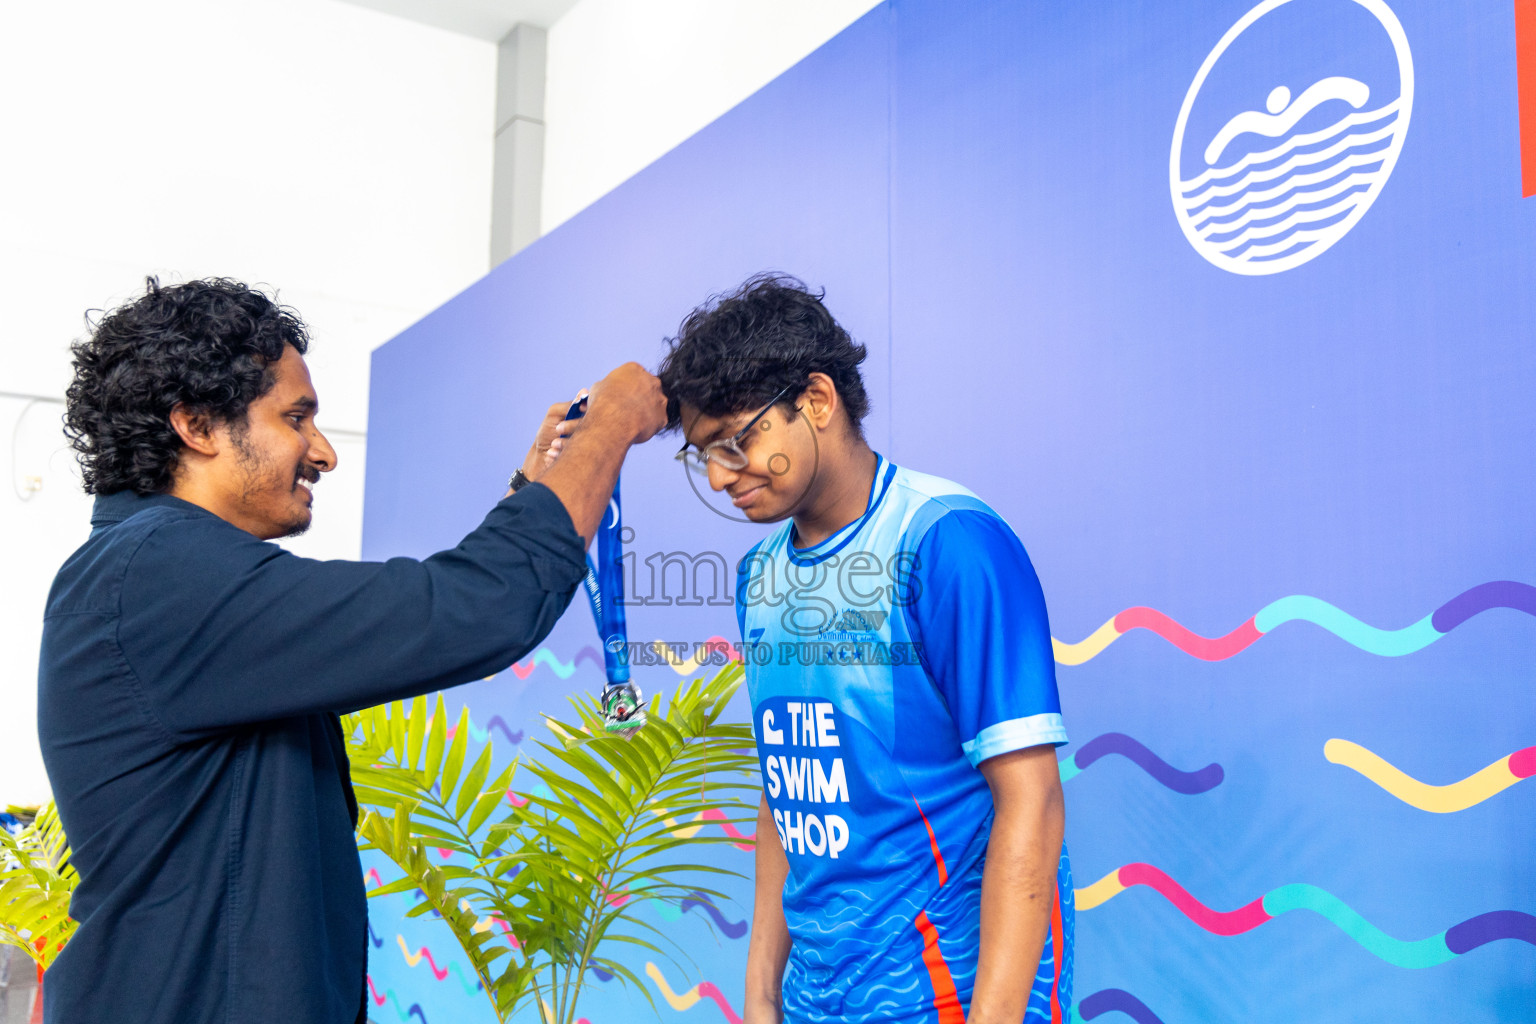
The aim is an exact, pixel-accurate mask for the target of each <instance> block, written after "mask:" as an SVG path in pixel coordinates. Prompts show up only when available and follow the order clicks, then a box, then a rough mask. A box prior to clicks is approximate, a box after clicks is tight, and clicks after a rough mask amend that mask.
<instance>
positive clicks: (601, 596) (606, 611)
mask: <svg viewBox="0 0 1536 1024" xmlns="http://www.w3.org/2000/svg"><path fill="white" fill-rule="evenodd" d="M586 411H587V400H586V399H585V398H583V399H581V400H580V401H579V402H573V403H571V408H570V411H568V412H567V413H566V414H565V418H566V419H568V420H575V419H580V418H581V417H582V416H584V415H586ZM620 490H621V485H620V484H619V482H617V481H615V482H614V485H613V497H612V498H610V499H609V500H608V511H607V512H606V513H604V515H603V519H602V522H601V523H599V524H598V527H597V544H596V547H597V557H596V559H595V560H594V559H593V557H592V556H591V555H588V556H587V575H586V578H585V579H583V580H582V586H583V587H584V588H585V589H586V592H587V603H588V604H590V605H591V606H592V621H593V622H594V623H595V624H596V625H597V636H598V639H599V640H600V641H602V644H603V671H604V673H605V674H606V675H607V677H608V687H607V689H605V691H604V696H605V699H604V703H605V704H606V703H607V690H608V689H613V688H616V687H622V686H624V685H625V684H627V683H628V682H629V630H628V628H627V627H626V626H625V624H624V539H623V537H622V533H623V530H624V518H623V513H622V512H621V510H620V507H619V491H620ZM634 698H635V702H636V704H638V702H639V692H638V691H635V692H634Z"/></svg>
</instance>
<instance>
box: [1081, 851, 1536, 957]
mask: <svg viewBox="0 0 1536 1024" xmlns="http://www.w3.org/2000/svg"><path fill="white" fill-rule="evenodd" d="M1138 885H1144V886H1146V887H1148V888H1150V889H1154V890H1156V891H1157V892H1158V894H1159V895H1161V896H1162V897H1163V898H1164V899H1166V900H1167V901H1168V902H1169V903H1172V904H1173V905H1174V907H1176V908H1177V909H1178V911H1179V913H1181V914H1183V915H1184V916H1185V917H1187V918H1189V919H1190V920H1191V921H1193V922H1194V923H1195V924H1197V925H1199V926H1200V927H1201V928H1204V929H1205V930H1206V931H1208V932H1210V933H1211V934H1213V935H1241V934H1242V933H1243V932H1246V931H1252V930H1253V929H1254V928H1257V927H1258V926H1259V925H1261V924H1264V923H1265V922H1266V921H1272V920H1274V919H1275V918H1277V917H1279V916H1280V915H1281V914H1287V913H1290V912H1291V911H1293V910H1310V911H1312V912H1313V913H1314V914H1318V915H1320V916H1322V917H1324V918H1327V919H1328V921H1329V922H1331V923H1332V924H1333V925H1334V926H1335V927H1337V928H1338V929H1339V930H1340V931H1342V932H1343V933H1344V934H1345V935H1348V936H1349V937H1350V938H1351V939H1353V940H1354V941H1355V942H1356V943H1358V944H1359V945H1360V946H1362V947H1364V948H1365V950H1366V951H1367V952H1369V953H1370V954H1372V955H1373V956H1376V957H1378V958H1379V959H1382V960H1385V961H1386V962H1387V963H1389V964H1392V965H1393V966H1395V967H1405V968H1410V969H1418V968H1422V967H1434V966H1436V965H1437V964H1443V963H1445V962H1447V961H1449V960H1452V959H1454V958H1456V957H1458V956H1460V955H1462V954H1463V953H1467V952H1470V951H1472V950H1474V949H1476V948H1477V947H1478V946H1482V945H1486V944H1487V943H1490V942H1497V941H1498V940H1500V939H1517V940H1519V941H1521V942H1528V943H1530V944H1531V945H1536V917H1533V916H1531V915H1530V914H1526V913H1522V912H1521V911H1518V910H1495V911H1493V912H1491V913H1487V914H1480V915H1478V916H1477V917H1474V918H1471V919H1469V920H1466V921H1463V922H1461V923H1460V924H1458V925H1454V926H1452V927H1451V928H1448V929H1446V930H1445V931H1443V932H1441V933H1439V934H1438V935H1431V936H1429V937H1428V938H1424V939H1417V940H1407V939H1398V938H1394V937H1393V936H1391V935H1388V934H1387V933H1386V932H1384V931H1382V930H1381V929H1380V928H1377V927H1376V926H1375V925H1373V924H1371V923H1370V922H1369V921H1367V920H1366V919H1365V918H1363V917H1361V916H1360V915H1359V914H1358V913H1356V912H1355V911H1354V910H1353V909H1352V908H1351V907H1350V906H1349V905H1348V904H1346V903H1345V902H1344V901H1343V900H1341V899H1339V898H1338V897H1337V896H1335V895H1333V894H1332V893H1330V892H1328V891H1327V890H1325V889H1320V888H1318V887H1317V886H1315V885H1307V884H1305V883H1296V884H1292V885H1282V886H1281V887H1280V888H1278V889H1273V890H1271V891H1269V892H1267V893H1265V894H1264V895H1263V896H1260V897H1259V898H1258V899H1256V900H1254V901H1253V902H1251V903H1248V904H1245V905H1244V906H1241V907H1239V908H1237V909H1236V910H1212V909H1211V908H1210V907H1207V906H1206V905H1205V904H1204V903H1201V902H1200V901H1199V900H1197V899H1195V898H1194V897H1193V896H1191V895H1190V894H1189V892H1188V891H1187V890H1186V889H1185V888H1184V887H1183V886H1181V885H1180V884H1179V883H1178V882H1175V881H1174V880H1173V879H1172V878H1169V877H1168V876H1167V875H1166V874H1165V873H1163V872H1162V871H1161V870H1159V869H1158V868H1155V867H1153V866H1152V865H1150V864H1127V865H1125V866H1124V867H1122V868H1118V869H1116V870H1114V871H1111V872H1110V873H1109V874H1107V875H1105V876H1104V877H1103V878H1101V879H1099V880H1098V881H1097V882H1094V883H1093V884H1092V885H1090V886H1088V887H1087V888H1085V889H1078V890H1077V891H1076V892H1075V893H1074V895H1075V896H1076V900H1077V909H1078V910H1092V909H1093V908H1094V907H1097V906H1099V905H1101V904H1103V903H1106V902H1108V901H1109V900H1112V899H1114V898H1115V897H1116V896H1118V895H1120V894H1121V893H1122V892H1124V891H1125V890H1127V889H1129V888H1132V887H1134V886H1138Z"/></svg>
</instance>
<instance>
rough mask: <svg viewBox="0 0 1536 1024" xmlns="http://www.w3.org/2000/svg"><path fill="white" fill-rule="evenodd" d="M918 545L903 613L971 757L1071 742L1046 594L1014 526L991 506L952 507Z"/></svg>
mask: <svg viewBox="0 0 1536 1024" xmlns="http://www.w3.org/2000/svg"><path fill="white" fill-rule="evenodd" d="M916 553H917V563H916V566H915V567H914V569H915V571H914V574H913V575H914V578H915V580H916V581H917V583H918V587H917V588H916V589H915V590H914V591H913V592H912V596H911V605H910V607H908V608H907V610H906V611H907V619H908V621H909V622H910V623H911V624H912V626H913V631H914V634H915V635H914V639H915V640H917V641H918V642H919V643H920V644H921V645H922V646H921V651H922V658H923V664H924V666H925V667H926V668H927V670H928V674H929V676H931V677H932V679H933V681H934V683H935V685H936V686H937V687H938V690H939V693H940V694H941V695H942V696H943V698H944V700H945V702H946V703H947V704H948V705H949V711H950V714H951V715H952V716H953V717H954V719H955V723H956V725H957V726H958V727H959V731H960V739H961V742H962V744H963V748H964V750H965V756H966V757H967V758H968V759H969V760H970V762H971V764H973V765H976V764H980V763H981V762H982V761H985V760H986V759H987V758H989V757H996V756H997V755H998V754H1005V753H1007V752H1009V751H1011V750H1022V749H1024V748H1025V747H1033V746H1038V745H1039V744H1042V743H1050V744H1054V745H1060V744H1063V743H1066V742H1067V733H1066V729H1065V728H1064V726H1063V725H1062V721H1061V700H1060V697H1059V696H1058V695H1057V692H1056V659H1055V656H1054V654H1053V653H1052V651H1051V627H1050V622H1049V620H1048V618H1047V617H1046V611H1045V594H1044V592H1043V591H1042V590H1041V589H1040V580H1039V578H1038V577H1036V575H1035V567H1034V566H1033V565H1032V564H1030V561H1029V555H1028V554H1027V553H1025V551H1024V545H1023V544H1021V543H1020V542H1019V538H1018V537H1017V536H1015V535H1014V532H1013V530H1012V529H1011V528H1010V527H1009V526H1008V524H1007V523H1005V522H1004V521H1003V520H1002V519H1001V518H999V517H998V516H997V515H996V514H995V513H993V512H991V511H990V510H981V509H959V510H951V511H949V512H947V513H946V514H944V515H943V516H942V517H941V518H940V519H939V520H938V521H937V522H935V523H934V524H933V525H932V526H930V527H929V528H928V531H927V533H925V534H924V535H923V537H922V539H921V540H920V541H919V542H918V546H917V551H916Z"/></svg>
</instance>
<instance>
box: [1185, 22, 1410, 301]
mask: <svg viewBox="0 0 1536 1024" xmlns="http://www.w3.org/2000/svg"><path fill="white" fill-rule="evenodd" d="M1292 3H1295V4H1296V8H1298V9H1302V10H1303V11H1304V12H1305V13H1304V14H1303V16H1304V17H1311V16H1313V15H1314V14H1319V15H1322V16H1333V17H1335V18H1336V19H1337V18H1338V15H1339V14H1340V10H1339V9H1340V8H1351V5H1355V6H1358V7H1359V8H1363V9H1364V10H1365V11H1366V12H1368V13H1369V14H1370V15H1371V16H1372V17H1374V18H1375V21H1376V22H1377V23H1378V24H1379V26H1380V28H1381V29H1382V30H1384V31H1385V33H1386V36H1387V39H1389V40H1390V41H1391V52H1392V55H1393V56H1395V58H1396V71H1397V74H1396V76H1395V77H1396V81H1395V82H1394V81H1393V80H1392V78H1393V76H1392V75H1390V74H1384V73H1382V72H1383V70H1384V69H1383V68H1382V67H1379V66H1374V65H1373V62H1372V61H1370V60H1369V59H1365V58H1363V57H1359V56H1358V55H1360V54H1361V53H1362V52H1363V51H1365V50H1368V47H1367V48H1355V49H1348V48H1346V47H1342V46H1340V49H1339V52H1340V54H1341V55H1342V56H1341V57H1340V58H1339V59H1338V60H1334V61H1332V62H1331V63H1330V64H1329V70H1334V69H1335V67H1334V65H1336V64H1338V63H1339V62H1340V61H1342V62H1343V63H1345V64H1346V65H1347V64H1349V63H1350V59H1351V58H1357V57H1358V59H1357V60H1356V63H1358V65H1359V66H1358V67H1341V68H1338V69H1337V70H1340V71H1345V72H1346V73H1341V74H1327V75H1323V76H1318V74H1317V72H1316V70H1313V71H1312V72H1311V73H1310V74H1308V73H1306V72H1296V73H1297V74H1299V75H1300V78H1299V79H1298V80H1296V81H1294V82H1292V83H1289V84H1287V83H1286V82H1284V81H1283V80H1282V81H1278V82H1277V81H1274V80H1273V79H1271V80H1270V81H1265V82H1253V81H1248V82H1240V81H1231V80H1230V79H1231V76H1229V75H1225V74H1222V73H1221V72H1218V74H1217V77H1218V78H1219V79H1220V85H1221V87H1220V88H1213V89H1211V90H1209V92H1210V93H1212V94H1213V95H1208V96H1207V97H1205V98H1204V99H1203V100H1202V98H1201V90H1202V88H1203V87H1204V86H1206V84H1207V80H1208V79H1210V78H1211V77H1212V71H1213V70H1215V69H1216V68H1217V65H1218V62H1219V61H1221V59H1222V57H1223V56H1225V55H1227V53H1228V51H1229V49H1231V48H1232V46H1233V44H1234V43H1237V42H1238V39H1239V37H1241V36H1243V35H1244V33H1247V32H1248V30H1249V29H1256V31H1255V32H1254V35H1255V36H1259V35H1264V34H1272V35H1275V36H1280V37H1283V36H1285V35H1287V33H1286V32H1284V29H1285V28H1286V27H1287V25H1286V24H1285V23H1286V21H1287V20H1289V21H1291V22H1295V21H1296V20H1297V19H1296V18H1295V17H1294V16H1292V17H1291V18H1289V19H1286V18H1284V17H1281V18H1271V19H1270V20H1268V21H1265V20H1264V19H1265V17H1266V16H1267V15H1271V14H1274V13H1275V12H1276V11H1277V10H1278V9H1280V8H1283V7H1286V6H1287V5H1289V4H1292ZM1293 10H1294V9H1293ZM1287 14H1292V12H1287ZM1339 20H1342V21H1344V23H1345V24H1346V25H1348V24H1349V22H1348V21H1347V19H1339ZM1289 27H1291V28H1292V29H1293V31H1292V32H1290V33H1289V35H1291V36H1293V37H1296V38H1306V36H1303V35H1299V34H1298V33H1296V32H1295V31H1294V27H1295V26H1294V25H1291V26H1289ZM1250 38H1251V37H1250ZM1310 38H1311V39H1313V40H1323V41H1325V45H1328V46H1330V48H1331V47H1333V46H1339V43H1338V42H1337V38H1336V34H1335V33H1332V32H1319V31H1316V30H1315V27H1314V31H1313V32H1312V33H1311V37H1310ZM1378 38H1379V37H1378ZM1260 42H1268V43H1269V44H1270V45H1269V47H1268V52H1267V53H1263V52H1259V51H1257V50H1255V48H1253V47H1245V48H1244V49H1245V50H1254V53H1251V54H1250V53H1245V56H1253V57H1254V58H1255V59H1254V60H1253V61H1252V63H1253V64H1254V65H1256V66H1258V67H1263V68H1265V72H1261V73H1268V74H1276V73H1278V74H1280V75H1281V76H1282V78H1283V77H1285V72H1284V71H1283V70H1278V69H1272V66H1273V65H1275V63H1276V62H1275V60H1274V52H1275V51H1276V50H1280V51H1282V52H1284V51H1294V49H1295V45H1294V44H1293V45H1290V46H1286V45H1284V44H1283V42H1282V45H1280V46H1276V45H1275V40H1274V39H1270V40H1260ZM1313 46H1314V47H1315V46H1316V43H1313ZM1295 56H1296V57H1298V58H1301V59H1300V60H1297V61H1296V64H1297V66H1298V67H1311V68H1314V69H1315V68H1317V67H1318V66H1319V64H1320V63H1321V61H1319V60H1318V58H1319V57H1320V56H1321V57H1326V56H1327V55H1318V54H1308V53H1302V54H1295ZM1377 63H1379V62H1377ZM1246 77H1248V78H1252V77H1254V76H1253V75H1252V74H1251V73H1250V74H1249V75H1247V76H1246ZM1292 85H1295V86H1296V87H1297V88H1296V89H1294V90H1293V89H1292V88H1291V86H1292ZM1266 89H1267V90H1268V95H1267V97H1266V98H1265V99H1264V102H1263V108H1264V109H1263V110H1255V109H1245V106H1246V105H1251V104H1252V103H1253V101H1254V100H1255V99H1257V98H1258V97H1259V96H1261V95H1263V94H1264V90H1266ZM1197 106H1198V108H1199V109H1197ZM1412 110H1413V59H1412V55H1411V54H1410V53H1409V50H1408V38H1407V36H1406V35H1405V34H1404V33H1403V27H1402V25H1401V24H1400V23H1399V22H1398V20H1397V17H1396V15H1394V14H1393V13H1392V11H1391V9H1390V8H1388V7H1387V5H1386V4H1385V3H1384V2H1383V0H1264V2H1263V3H1261V4H1259V5H1258V6H1257V7H1255V8H1253V9H1252V10H1251V11H1249V12H1248V13H1247V14H1245V15H1244V16H1243V17H1242V18H1241V19H1240V20H1239V21H1238V22H1237V24H1235V25H1233V26H1232V27H1231V28H1230V29H1228V30H1227V34H1226V35H1224V36H1222V37H1221V41H1220V42H1218V43H1217V44H1216V48H1215V49H1214V50H1212V51H1211V53H1210V55H1209V56H1208V57H1206V58H1205V63H1203V64H1201V65H1200V70H1199V72H1198V73H1197V74H1196V75H1195V80H1194V82H1193V83H1191V84H1190V87H1189V91H1188V92H1187V93H1186V94H1185V96H1184V105H1183V106H1182V107H1181V108H1180V110H1179V119H1178V123H1177V125H1176V126H1175V128H1174V132H1173V149H1172V152H1171V153H1170V154H1169V158H1168V180H1169V187H1170V189H1171V191H1172V195H1173V209H1174V213H1175V215H1176V216H1177V217H1178V221H1179V227H1180V228H1182V229H1183V231H1184V237H1185V238H1187V239H1189V244H1190V245H1192V246H1194V247H1195V251H1196V252H1198V253H1199V254H1200V255H1201V256H1203V257H1205V259H1206V260H1208V261H1209V262H1211V263H1213V264H1215V265H1216V266H1218V267H1220V268H1221V269H1223V270H1227V271H1231V272H1232V273H1234V274H1244V275H1250V276H1252V275H1262V274H1277V273H1279V272H1281V271H1283V270H1290V269H1291V268H1293V267H1298V266H1300V265H1301V264H1303V263H1306V262H1307V261H1308V260H1311V259H1315V258H1316V257H1318V256H1321V255H1322V254H1323V253H1324V252H1325V251H1327V250H1328V249H1329V248H1330V247H1331V246H1333V245H1334V244H1335V243H1336V242H1338V241H1339V240H1340V239H1342V238H1343V237H1344V236H1345V235H1346V234H1348V233H1349V231H1350V229H1352V228H1353V227H1354V226H1355V225H1356V224H1357V223H1359V221H1360V218H1362V217H1364V216H1365V211H1366V210H1368V209H1370V207H1371V204H1372V203H1373V202H1375V200H1376V197H1377V196H1378V195H1380V194H1381V189H1382V186H1384V185H1385V184H1386V182H1387V178H1389V177H1390V176H1391V174H1392V169H1393V167H1394V166H1396V164H1397V158H1398V154H1399V153H1401V152H1402V148H1403V140H1404V138H1406V136H1407V134H1408V118H1409V114H1410V113H1411V112H1412ZM1191 111H1195V112H1196V118H1195V121H1196V123H1197V125H1198V126H1199V127H1198V128H1197V129H1196V130H1195V131H1193V132H1191V133H1190V134H1189V136H1188V138H1186V129H1187V128H1188V127H1189V124H1190V114H1191Z"/></svg>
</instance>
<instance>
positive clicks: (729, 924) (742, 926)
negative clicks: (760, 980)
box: [656, 892, 750, 939]
mask: <svg viewBox="0 0 1536 1024" xmlns="http://www.w3.org/2000/svg"><path fill="white" fill-rule="evenodd" d="M694 909H698V910H702V911H704V913H706V914H708V915H709V916H710V918H711V919H712V920H713V921H714V922H715V927H717V928H719V929H720V931H721V932H723V933H724V934H725V937H726V938H728V939H739V938H741V937H742V936H743V935H745V934H747V929H748V928H749V927H750V925H748V923H747V922H746V921H732V920H730V919H729V918H727V917H726V916H725V915H724V914H722V913H721V912H720V908H719V907H717V906H715V905H714V904H713V903H711V902H710V901H709V898H708V897H707V896H705V895H704V894H703V893H701V892H695V893H694V894H693V895H692V896H690V897H689V898H688V899H685V900H683V901H682V902H681V903H677V904H673V903H664V902H661V901H657V903H656V914H657V916H658V917H660V918H661V919H662V920H663V921H681V920H682V918H683V915H684V914H686V913H688V911H690V910H694Z"/></svg>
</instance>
